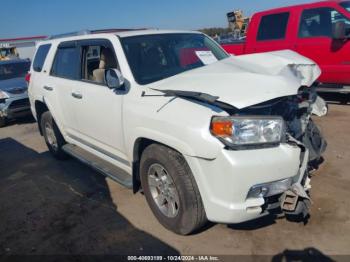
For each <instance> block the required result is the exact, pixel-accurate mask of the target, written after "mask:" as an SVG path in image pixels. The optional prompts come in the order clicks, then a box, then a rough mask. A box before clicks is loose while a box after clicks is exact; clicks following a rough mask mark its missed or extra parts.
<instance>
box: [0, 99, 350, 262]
mask: <svg viewBox="0 0 350 262" xmlns="http://www.w3.org/2000/svg"><path fill="white" fill-rule="evenodd" d="M349 119H350V106H348V105H337V104H332V105H331V106H330V113H329V115H328V116H327V117H324V118H315V121H316V122H317V123H318V125H319V126H320V127H321V129H322V131H323V133H324V135H325V137H326V139H327V140H328V144H329V146H328V149H327V152H326V154H325V163H324V164H323V165H322V167H321V168H320V170H318V171H317V172H316V173H315V174H314V177H313V179H312V186H313V189H312V197H313V205H312V210H311V218H310V219H309V221H308V223H307V224H303V223H291V222H288V221H286V220H284V219H279V220H274V219H270V218H264V219H260V220H258V221H252V222H249V223H245V224H240V225H218V224H216V225H212V224H211V225H208V227H207V228H206V229H205V230H203V231H202V232H200V233H198V234H195V235H192V236H187V237H183V236H178V235H175V234H173V233H171V232H169V231H167V230H165V229H164V228H163V227H162V226H161V225H160V224H159V223H158V222H157V221H156V219H155V218H154V216H153V215H152V213H151V211H150V209H149V208H148V206H147V203H146V201H145V199H144V197H143V196H142V195H141V194H136V195H134V194H133V193H132V192H131V191H129V190H127V189H125V188H123V187H122V186H120V185H118V184H116V183H115V182H113V181H111V180H109V179H106V178H105V177H104V176H102V175H100V174H98V173H96V172H95V171H93V170H91V169H90V168H89V167H86V166H84V165H83V164H81V163H79V162H78V161H76V160H74V159H70V160H68V161H64V162H61V161H57V160H55V159H53V158H52V157H51V156H50V154H49V153H48V151H47V148H46V145H45V144H44V142H43V139H42V137H41V136H40V135H39V133H38V131H37V126H36V123H34V122H33V120H31V119H22V120H20V121H17V122H15V123H12V124H10V125H9V126H8V127H5V128H2V129H0V156H1V158H0V254H5V255H13V254H17V255H18V254H41V255H42V254H45V255H50V254H105V255H106V254H108V255H111V254H132V255H141V254H157V255H169V254H173V255H176V254H191V255H203V254H208V255H210V254H211V255H269V256H276V257H275V258H278V259H280V258H282V257H283V256H288V255H290V254H292V255H294V256H298V255H300V254H305V253H308V252H309V253H313V254H315V253H316V254H321V255H324V258H327V256H334V255H350V205H349V199H350V198H349V197H350V193H349V192H350V191H349V188H350V173H349V167H350V164H349V163H350V136H349V133H350V121H349Z"/></svg>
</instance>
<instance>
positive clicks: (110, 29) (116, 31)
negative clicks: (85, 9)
mask: <svg viewBox="0 0 350 262" xmlns="http://www.w3.org/2000/svg"><path fill="white" fill-rule="evenodd" d="M147 29H148V28H137V29H125V28H109V29H98V30H89V29H85V30H80V31H76V32H70V33H63V34H58V35H52V36H49V37H48V38H47V39H49V40H52V39H58V38H63V37H70V36H80V35H91V34H104V33H118V32H126V31H136V30H147Z"/></svg>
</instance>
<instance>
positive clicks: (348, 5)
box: [340, 1, 350, 12]
mask: <svg viewBox="0 0 350 262" xmlns="http://www.w3.org/2000/svg"><path fill="white" fill-rule="evenodd" d="M340 5H341V6H342V7H343V8H345V9H346V10H347V11H349V12H350V1H346V2H341V3H340Z"/></svg>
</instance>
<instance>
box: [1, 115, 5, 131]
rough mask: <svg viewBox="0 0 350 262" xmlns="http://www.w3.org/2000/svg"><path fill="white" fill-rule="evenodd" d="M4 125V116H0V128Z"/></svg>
mask: <svg viewBox="0 0 350 262" xmlns="http://www.w3.org/2000/svg"><path fill="white" fill-rule="evenodd" d="M4 126H6V118H4V117H1V116H0V128H1V127H4Z"/></svg>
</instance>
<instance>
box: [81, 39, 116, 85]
mask: <svg viewBox="0 0 350 262" xmlns="http://www.w3.org/2000/svg"><path fill="white" fill-rule="evenodd" d="M111 68H116V69H117V68H118V62H117V59H116V56H115V53H114V51H113V48H112V47H110V46H109V45H103V46H102V45H91V46H84V47H83V64H82V70H81V71H82V79H83V80H87V81H91V82H95V83H99V84H104V83H105V71H106V70H107V69H111Z"/></svg>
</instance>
